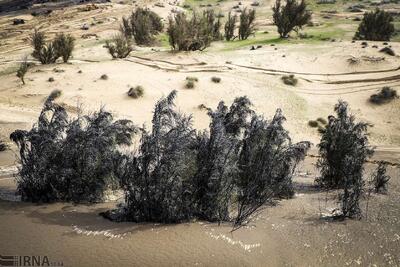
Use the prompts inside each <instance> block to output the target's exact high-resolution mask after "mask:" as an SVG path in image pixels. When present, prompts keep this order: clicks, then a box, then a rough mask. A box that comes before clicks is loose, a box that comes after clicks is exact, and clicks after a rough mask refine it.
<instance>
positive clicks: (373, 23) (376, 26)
mask: <svg viewBox="0 0 400 267" xmlns="http://www.w3.org/2000/svg"><path fill="white" fill-rule="evenodd" d="M392 22H393V17H392V15H391V14H390V13H389V12H386V11H384V10H380V9H376V10H375V11H371V12H366V13H364V17H363V19H362V21H361V23H360V25H359V26H358V29H357V32H356V34H355V35H354V39H359V40H371V41H389V40H390V38H391V36H392V35H393V34H394V32H395V29H394V25H393V23H392Z"/></svg>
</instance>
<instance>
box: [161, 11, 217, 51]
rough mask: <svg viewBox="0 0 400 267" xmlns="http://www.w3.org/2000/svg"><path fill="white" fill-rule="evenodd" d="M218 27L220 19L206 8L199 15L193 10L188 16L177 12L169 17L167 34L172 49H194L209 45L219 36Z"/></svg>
mask: <svg viewBox="0 0 400 267" xmlns="http://www.w3.org/2000/svg"><path fill="white" fill-rule="evenodd" d="M219 28H220V21H219V19H218V20H216V18H215V15H214V13H213V11H210V10H206V11H203V13H202V14H201V15H199V14H198V13H196V12H193V14H192V16H191V17H190V18H188V17H187V16H186V14H185V13H183V12H179V13H176V14H175V15H173V16H170V17H169V26H168V29H167V34H168V38H169V43H170V45H171V47H172V48H173V49H174V50H179V51H196V50H204V49H205V48H207V47H209V46H210V44H211V42H212V41H213V40H215V39H216V36H220V33H219Z"/></svg>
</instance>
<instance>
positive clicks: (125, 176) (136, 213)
mask: <svg viewBox="0 0 400 267" xmlns="http://www.w3.org/2000/svg"><path fill="white" fill-rule="evenodd" d="M175 96H176V91H173V92H172V93H171V94H170V95H168V96H167V97H166V98H163V99H161V100H159V101H158V102H157V104H156V107H155V110H154V115H153V120H152V125H153V126H152V131H151V132H148V131H146V130H145V129H143V130H142V136H141V141H140V145H139V149H138V150H139V151H137V153H133V154H131V155H126V156H124V157H123V158H122V159H121V165H120V177H121V178H120V179H121V184H122V187H123V189H124V191H125V200H126V205H125V206H124V207H123V210H122V214H123V216H121V217H123V218H124V220H128V221H136V222H140V221H152V222H179V221H182V220H187V219H190V218H191V217H192V215H193V211H194V207H193V205H194V203H193V201H192V196H193V188H192V185H191V178H192V177H193V175H194V173H195V171H196V166H195V159H196V151H195V150H194V144H195V130H194V129H193V128H192V120H191V117H190V116H185V115H182V114H180V113H179V112H177V111H176V110H175V108H174V103H173V101H174V98H175Z"/></svg>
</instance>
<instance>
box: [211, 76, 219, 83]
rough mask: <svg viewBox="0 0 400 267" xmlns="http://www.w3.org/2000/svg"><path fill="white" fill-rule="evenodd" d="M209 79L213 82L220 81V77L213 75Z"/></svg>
mask: <svg viewBox="0 0 400 267" xmlns="http://www.w3.org/2000/svg"><path fill="white" fill-rule="evenodd" d="M211 81H212V82H213V83H220V82H221V78H220V77H216V76H213V77H211Z"/></svg>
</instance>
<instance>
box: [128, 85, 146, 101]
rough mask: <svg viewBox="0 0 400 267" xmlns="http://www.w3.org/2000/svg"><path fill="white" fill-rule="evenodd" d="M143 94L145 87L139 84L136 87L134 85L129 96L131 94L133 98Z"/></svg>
mask: <svg viewBox="0 0 400 267" xmlns="http://www.w3.org/2000/svg"><path fill="white" fill-rule="evenodd" d="M143 94H144V88H143V87H142V86H140V85H138V86H136V87H132V88H130V89H129V91H128V96H130V97H132V98H139V97H142V96H143Z"/></svg>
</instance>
